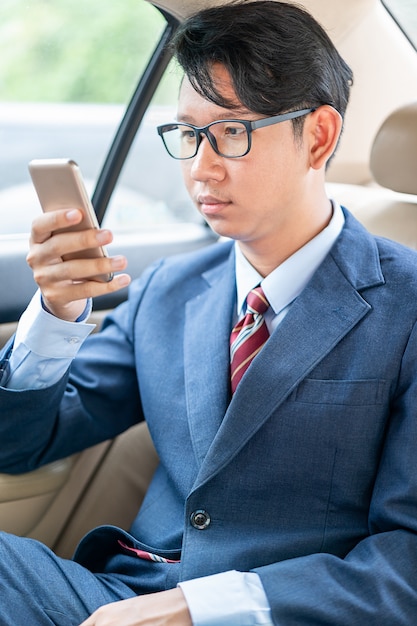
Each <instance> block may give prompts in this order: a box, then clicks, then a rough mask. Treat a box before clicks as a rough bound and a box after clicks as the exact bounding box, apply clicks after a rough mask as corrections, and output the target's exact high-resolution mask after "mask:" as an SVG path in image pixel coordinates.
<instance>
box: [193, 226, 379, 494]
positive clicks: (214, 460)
mask: <svg viewBox="0 0 417 626" xmlns="http://www.w3.org/2000/svg"><path fill="white" fill-rule="evenodd" d="M351 219H353V218H351ZM350 226H352V224H351V225H350ZM345 228H346V227H345ZM351 230H352V232H348V233H346V234H344V236H342V237H341V238H340V241H338V243H337V245H336V246H335V249H336V250H335V253H334V254H329V255H328V256H327V257H326V259H325V261H324V262H323V264H322V265H321V267H320V269H319V271H317V272H316V274H315V275H314V276H313V278H312V280H311V281H310V283H309V285H307V287H306V288H305V289H304V291H303V292H302V294H300V296H298V298H297V300H296V301H295V302H294V304H293V305H292V307H291V309H290V311H289V313H288V314H287V316H286V317H285V318H284V320H283V322H282V323H281V324H280V325H279V326H278V328H277V329H276V330H275V332H274V333H273V334H272V336H271V337H270V339H269V340H268V342H267V343H266V345H265V346H264V348H263V349H262V351H261V353H260V354H259V355H258V357H257V358H256V359H255V360H254V361H253V363H252V364H251V367H250V368H249V370H248V371H247V373H246V374H245V383H244V384H242V385H240V386H239V387H238V389H237V391H236V393H235V394H234V397H233V399H232V401H231V403H230V405H229V408H228V410H227V412H226V415H225V418H224V420H223V421H222V423H221V425H220V428H219V430H218V431H217V433H216V436H215V437H214V440H213V442H212V445H211V447H210V449H209V451H208V453H207V455H206V458H205V460H204V463H203V465H202V467H201V470H200V474H199V475H198V477H197V481H196V483H195V487H197V486H198V485H200V484H202V483H203V482H205V481H206V480H208V479H209V478H210V477H211V476H213V474H215V473H216V472H217V471H218V470H219V469H221V468H222V467H223V466H224V465H226V464H227V463H229V462H230V461H231V459H232V458H233V457H234V456H235V455H236V454H237V453H238V452H239V450H240V449H241V448H242V447H243V446H244V445H245V443H246V442H247V441H248V440H249V439H250V438H251V437H252V436H253V435H254V434H255V433H256V432H257V430H259V428H261V426H262V425H263V424H264V423H265V421H266V420H267V419H268V418H269V417H270V415H271V413H272V412H273V411H275V410H276V409H277V407H278V406H279V405H280V404H281V403H283V402H284V401H285V399H286V398H287V397H288V396H289V394H290V393H291V392H292V391H293V390H294V389H295V387H296V386H297V385H298V384H299V383H300V381H301V380H303V379H304V378H305V377H306V376H307V375H308V374H309V372H311V371H312V369H313V368H314V367H315V366H316V365H317V363H319V362H320V361H321V360H322V359H323V358H324V357H325V356H326V355H327V354H328V353H329V352H330V351H331V350H332V349H333V348H334V347H335V346H336V345H337V344H338V343H339V342H340V340H341V339H342V338H343V337H344V336H345V335H346V334H347V333H348V332H349V331H350V330H351V329H352V328H353V327H354V326H355V325H356V324H357V323H358V322H359V321H360V320H361V319H362V318H363V317H364V316H365V315H366V314H367V312H368V311H369V310H370V306H369V305H368V303H367V302H366V301H365V300H364V299H363V298H362V296H361V295H360V294H359V293H358V291H357V285H355V282H356V283H358V282H360V283H361V286H362V287H363V286H365V284H366V285H367V286H375V285H379V284H381V283H382V282H383V278H382V275H381V272H380V266H379V259H377V249H376V245H375V243H374V241H373V240H372V239H371V238H370V236H369V235H368V234H367V233H366V231H364V230H363V229H362V227H360V226H359V232H358V233H355V232H354V231H355V228H352V229H351ZM362 231H363V232H362ZM359 235H362V239H363V235H365V238H366V240H367V243H366V246H364V247H363V250H362V251H361V243H360V236H359ZM358 238H359V241H358ZM351 244H353V245H354V246H355V248H356V247H358V251H357V255H356V256H357V257H358V258H357V259H355V266H354V268H351V267H349V266H347V265H346V264H345V262H344V260H343V259H344V257H343V256H340V254H341V253H343V250H344V252H345V253H346V251H347V246H349V245H351ZM370 244H371V245H370ZM350 256H351V255H349V256H348V258H349V257H350ZM361 257H362V258H361ZM364 257H367V259H365V258H364ZM358 265H359V266H360V265H362V269H363V270H364V272H363V273H360V272H358V271H357V266H358Z"/></svg>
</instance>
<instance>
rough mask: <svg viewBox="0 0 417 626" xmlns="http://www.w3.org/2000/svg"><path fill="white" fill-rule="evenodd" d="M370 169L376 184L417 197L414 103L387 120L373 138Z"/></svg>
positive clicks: (416, 147)
mask: <svg viewBox="0 0 417 626" xmlns="http://www.w3.org/2000/svg"><path fill="white" fill-rule="evenodd" d="M370 167H371V172H372V174H373V176H374V178H375V180H376V182H377V183H378V184H379V185H382V186H383V187H387V188H388V189H393V190H394V191H399V192H401V193H410V194H417V102H413V103H411V104H408V105H407V106H404V107H401V108H400V109H397V110H396V111H394V112H393V113H391V115H389V116H388V117H387V119H386V120H385V122H384V123H383V124H382V126H381V128H380V129H379V131H378V133H377V135H376V137H375V140H374V143H373V146H372V150H371V159H370Z"/></svg>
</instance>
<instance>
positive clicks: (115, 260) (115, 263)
mask: <svg viewBox="0 0 417 626" xmlns="http://www.w3.org/2000/svg"><path fill="white" fill-rule="evenodd" d="M125 263H126V259H125V257H124V256H114V257H112V259H111V266H112V268H113V269H114V270H120V269H122V268H123V267H124V266H125Z"/></svg>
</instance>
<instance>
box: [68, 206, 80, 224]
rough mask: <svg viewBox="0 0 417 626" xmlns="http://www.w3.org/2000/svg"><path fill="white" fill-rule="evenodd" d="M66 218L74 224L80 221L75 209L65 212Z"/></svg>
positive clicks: (78, 213)
mask: <svg viewBox="0 0 417 626" xmlns="http://www.w3.org/2000/svg"><path fill="white" fill-rule="evenodd" d="M66 218H67V220H68V221H69V222H76V221H77V220H78V219H80V212H79V211H77V209H71V210H70V211H67V213H66Z"/></svg>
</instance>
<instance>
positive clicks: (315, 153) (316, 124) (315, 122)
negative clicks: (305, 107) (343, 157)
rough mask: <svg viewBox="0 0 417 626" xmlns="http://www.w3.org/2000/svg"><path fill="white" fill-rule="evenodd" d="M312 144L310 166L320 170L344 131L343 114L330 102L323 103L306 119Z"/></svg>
mask: <svg viewBox="0 0 417 626" xmlns="http://www.w3.org/2000/svg"><path fill="white" fill-rule="evenodd" d="M306 122H307V124H306V126H307V127H306V128H305V130H306V131H307V133H308V140H309V146H310V152H309V156H310V166H311V167H312V168H313V169H315V170H319V169H320V168H322V167H324V166H325V165H326V163H327V161H328V160H329V159H330V157H331V156H332V154H333V152H334V151H335V149H336V146H337V142H338V140H339V137H340V133H341V132H342V124H343V120H342V116H341V115H340V113H339V112H338V111H336V109H334V108H333V107H332V106H330V105H329V104H323V105H322V106H320V107H319V108H318V109H316V110H315V111H313V113H311V115H310V116H309V117H308V118H307V120H306Z"/></svg>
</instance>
